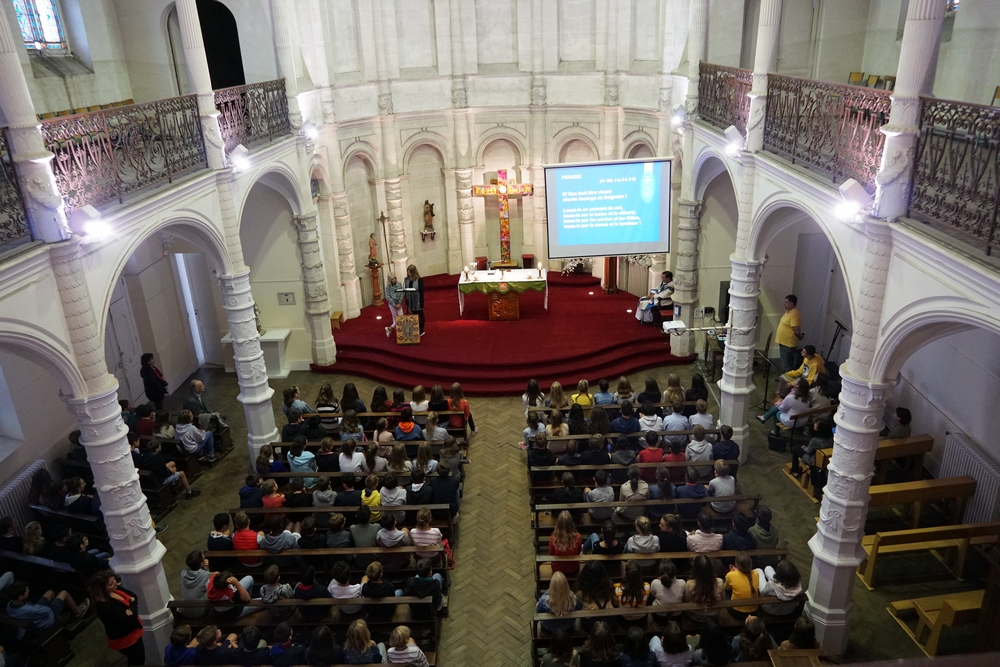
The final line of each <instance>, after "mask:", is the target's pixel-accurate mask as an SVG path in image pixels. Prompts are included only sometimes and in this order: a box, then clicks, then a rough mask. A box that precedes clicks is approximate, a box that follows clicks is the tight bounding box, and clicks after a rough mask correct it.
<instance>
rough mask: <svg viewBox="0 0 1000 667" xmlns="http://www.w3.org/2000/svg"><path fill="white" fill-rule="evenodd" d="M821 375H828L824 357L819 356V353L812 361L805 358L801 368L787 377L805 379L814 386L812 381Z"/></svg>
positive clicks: (789, 373) (788, 373) (789, 372)
mask: <svg viewBox="0 0 1000 667" xmlns="http://www.w3.org/2000/svg"><path fill="white" fill-rule="evenodd" d="M820 373H826V362H825V361H823V357H821V356H819V353H817V354H814V355H813V356H812V359H807V358H803V359H802V365H801V366H799V367H798V368H797V369H795V370H794V371H788V372H787V373H786V374H785V375H786V377H788V378H789V379H791V378H797V377H804V378H805V379H806V381H807V382H809V383H810V384H812V381H813V380H815V379H816V376H817V375H819V374H820Z"/></svg>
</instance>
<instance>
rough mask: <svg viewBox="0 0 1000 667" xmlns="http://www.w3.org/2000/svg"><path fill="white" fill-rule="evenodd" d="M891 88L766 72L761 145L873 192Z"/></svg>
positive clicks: (883, 140)
mask: <svg viewBox="0 0 1000 667" xmlns="http://www.w3.org/2000/svg"><path fill="white" fill-rule="evenodd" d="M889 95H890V93H889V92H888V91H885V90H874V89H871V88H861V87H859V86H845V85H840V84H834V83H824V82H822V81H811V80H809V79H799V78H795V77H790V76H779V75H777V74H769V75H768V77H767V114H766V116H765V120H764V150H767V151H771V152H772V153H777V154H778V155H782V156H784V157H787V158H789V159H791V161H792V162H793V163H801V164H804V165H806V166H808V167H812V168H814V169H817V170H819V171H821V172H824V173H826V174H829V175H830V176H832V177H833V180H834V181H843V180H846V179H848V178H853V179H855V180H857V181H858V182H859V183H861V185H863V186H865V189H866V190H868V191H869V192H870V193H873V192H875V174H876V173H877V172H878V167H879V161H880V160H881V158H882V146H883V144H884V143H885V135H883V134H882V133H881V132H880V131H879V128H880V127H882V125H884V124H885V123H886V122H887V121H888V120H889V107H890V100H889Z"/></svg>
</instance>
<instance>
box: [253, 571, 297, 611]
mask: <svg viewBox="0 0 1000 667" xmlns="http://www.w3.org/2000/svg"><path fill="white" fill-rule="evenodd" d="M293 595H295V591H294V590H293V589H292V586H291V584H283V583H281V574H280V573H279V572H278V566H277V565H273V564H272V565H268V566H267V569H266V570H264V583H263V585H261V587H260V599H261V600H263V601H264V602H266V603H268V604H271V603H274V602H277V601H278V600H288V599H291V597H292V596H293ZM294 613H295V607H275V608H273V609H271V615H272V616H276V617H278V618H287V617H289V616H291V615H292V614H294Z"/></svg>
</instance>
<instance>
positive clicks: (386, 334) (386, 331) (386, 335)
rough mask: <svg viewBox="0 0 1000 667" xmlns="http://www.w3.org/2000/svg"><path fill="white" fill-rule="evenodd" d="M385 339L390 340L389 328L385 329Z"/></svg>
mask: <svg viewBox="0 0 1000 667" xmlns="http://www.w3.org/2000/svg"><path fill="white" fill-rule="evenodd" d="M385 337H386V338H388V337H389V327H386V328H385Z"/></svg>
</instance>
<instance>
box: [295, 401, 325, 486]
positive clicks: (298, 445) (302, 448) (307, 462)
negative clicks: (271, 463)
mask: <svg viewBox="0 0 1000 667" xmlns="http://www.w3.org/2000/svg"><path fill="white" fill-rule="evenodd" d="M313 419H315V420H316V421H317V422H318V421H319V417H313ZM316 428H318V429H319V430H320V431H321V432H322V431H323V427H321V426H319V425H318V423H317V426H316ZM287 458H288V470H289V472H316V470H317V469H318V466H317V464H316V455H315V454H313V453H312V452H310V451H309V450H308V449H306V438H305V436H299V437H298V438H295V441H294V442H293V443H292V446H291V447H289V449H288V456H287ZM313 481H314V480H313V479H312V478H310V479H307V480H306V484H307V485H311V484H312V483H313Z"/></svg>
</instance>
